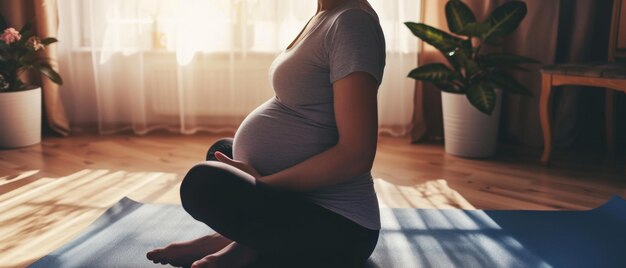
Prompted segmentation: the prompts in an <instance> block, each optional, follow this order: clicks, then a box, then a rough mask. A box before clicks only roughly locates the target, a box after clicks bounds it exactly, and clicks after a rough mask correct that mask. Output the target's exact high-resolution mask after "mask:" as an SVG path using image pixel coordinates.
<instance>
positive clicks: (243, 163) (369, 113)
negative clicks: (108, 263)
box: [147, 0, 385, 268]
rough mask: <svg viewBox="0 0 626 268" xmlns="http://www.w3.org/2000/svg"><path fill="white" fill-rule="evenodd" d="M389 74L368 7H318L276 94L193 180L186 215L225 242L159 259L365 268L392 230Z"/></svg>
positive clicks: (282, 70)
mask: <svg viewBox="0 0 626 268" xmlns="http://www.w3.org/2000/svg"><path fill="white" fill-rule="evenodd" d="M384 66H385V41H384V36H383V33H382V30H381V28H380V24H379V21H378V17H377V15H376V13H375V12H374V10H373V9H372V8H371V6H370V5H369V3H368V2H367V0H318V11H317V13H316V15H315V16H314V17H313V18H311V20H310V21H309V22H308V23H307V25H306V27H305V28H304V29H303V30H302V32H301V33H300V34H299V35H298V37H297V38H296V39H295V40H294V41H293V43H292V44H290V45H289V47H288V48H287V49H286V50H285V51H283V52H282V53H281V54H280V55H279V56H278V57H277V58H276V59H275V61H274V62H273V64H272V66H271V67H270V77H271V83H272V86H273V89H274V91H275V93H276V96H275V97H273V98H271V99H270V100H268V101H267V102H265V103H264V104H262V105H261V106H259V107H258V108H257V109H256V110H254V111H253V112H252V113H250V115H248V117H247V118H246V119H245V120H244V121H243V123H242V124H241V126H240V127H239V129H238V130H237V132H236V134H235V137H234V139H222V140H220V141H218V142H216V143H215V144H214V145H213V146H211V148H210V149H209V152H208V154H207V160H208V161H206V162H203V163H201V164H198V165H196V166H194V167H193V168H192V169H191V170H190V171H189V172H188V174H187V175H186V176H185V178H184V180H183V182H182V185H181V189H180V194H181V201H182V204H183V207H184V208H185V210H186V211H187V212H188V213H189V214H190V215H191V216H193V217H194V218H195V219H197V220H198V221H201V222H203V223H205V224H207V225H208V226H210V227H211V228H212V229H213V230H215V231H216V232H217V233H215V234H211V235H208V236H205V237H200V238H198V239H196V240H192V241H187V242H181V243H174V244H171V245H169V246H167V247H164V248H159V249H155V250H153V251H151V252H149V253H148V255H147V257H148V259H150V260H152V261H154V262H155V263H163V264H166V263H167V264H171V265H174V266H191V267H194V268H195V267H247V266H250V265H253V264H254V265H261V264H262V265H264V266H263V267H360V266H363V265H364V264H365V262H366V260H367V258H368V257H369V256H370V254H371V253H372V251H373V250H374V247H375V246H376V242H377V240H378V233H379V229H380V218H379V211H378V202H377V199H376V193H375V192H374V187H373V181H372V176H371V173H370V170H371V167H372V163H373V161H374V156H375V153H376V142H377V135H378V119H377V102H376V95H377V91H378V87H379V85H380V82H381V80H382V76H383V69H384ZM211 160H212V161H211Z"/></svg>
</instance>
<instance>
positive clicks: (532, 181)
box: [0, 134, 626, 267]
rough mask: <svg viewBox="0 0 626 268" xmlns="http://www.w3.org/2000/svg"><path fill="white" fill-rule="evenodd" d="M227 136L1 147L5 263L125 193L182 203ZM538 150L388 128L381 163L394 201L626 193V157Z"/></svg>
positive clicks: (473, 201)
mask: <svg viewBox="0 0 626 268" xmlns="http://www.w3.org/2000/svg"><path fill="white" fill-rule="evenodd" d="M225 135H227V134H225ZM221 136H224V135H221ZM219 137H220V136H216V135H194V136H179V135H173V134H150V135H147V136H132V135H116V136H94V135H83V136H74V137H71V138H47V139H45V140H44V141H43V142H42V143H41V144H39V145H36V146H31V147H27V148H21V149H15V150H0V252H2V254H0V267H20V266H24V265H27V264H29V263H31V262H33V261H34V260H36V259H38V258H40V257H41V256H43V255H45V254H47V253H49V252H50V251H52V250H54V249H55V248H57V247H58V246H60V245H62V244H64V243H65V242H67V241H68V240H70V239H71V238H72V237H74V236H75V235H77V234H78V233H80V231H82V230H84V228H85V227H86V226H88V225H89V224H90V223H91V222H93V220H95V219H96V218H97V217H98V216H99V215H100V214H101V213H103V212H104V211H105V210H106V209H107V208H108V207H110V206H111V205H113V204H114V203H116V202H117V201H118V200H119V199H120V198H122V197H124V196H129V197H131V198H133V199H135V200H138V201H142V202H156V203H173V204H176V203H179V196H178V186H179V183H180V180H181V178H182V176H183V175H184V174H185V173H186V171H187V170H188V169H189V168H190V167H191V166H193V165H194V164H195V163H197V162H199V161H201V160H202V159H203V158H204V154H205V150H206V148H207V147H208V146H209V145H210V144H211V143H212V142H213V141H214V140H216V139H217V138H219ZM538 156H539V152H538V151H528V152H525V151H523V150H514V149H510V148H509V149H506V150H504V152H499V154H498V156H497V157H494V158H492V159H489V160H471V159H463V158H457V157H454V156H451V155H448V154H446V153H445V152H444V149H443V146H441V145H439V144H419V145H411V144H410V143H409V140H408V139H407V138H392V137H381V138H380V142H379V149H378V153H377V157H376V162H375V164H374V168H373V171H372V172H373V175H374V177H375V178H376V179H375V185H376V190H377V192H378V196H379V200H380V204H381V206H388V207H418V208H464V209H473V208H478V209H538V210H552V209H572V210H583V209H590V208H593V207H596V206H598V205H600V204H602V203H603V202H605V201H606V200H607V199H609V198H610V197H611V196H613V195H621V196H622V197H626V176H625V175H624V173H623V170H624V166H623V162H622V163H620V162H621V161H616V160H611V158H608V157H606V156H605V155H603V154H598V153H590V154H580V153H577V154H571V153H568V152H556V154H555V156H554V164H553V166H552V167H550V168H547V167H544V166H541V165H539V160H538Z"/></svg>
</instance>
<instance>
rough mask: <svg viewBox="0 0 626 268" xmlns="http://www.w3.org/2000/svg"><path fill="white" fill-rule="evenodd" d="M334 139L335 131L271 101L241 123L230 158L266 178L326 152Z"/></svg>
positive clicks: (336, 137) (273, 100)
mask: <svg viewBox="0 0 626 268" xmlns="http://www.w3.org/2000/svg"><path fill="white" fill-rule="evenodd" d="M331 116H332V115H331ZM337 139H338V134H337V129H336V127H328V126H323V125H319V124H315V123H314V122H312V121H310V120H309V119H307V118H305V117H303V116H302V115H300V114H298V113H296V112H294V111H293V110H290V109H289V108H287V107H285V106H284V105H282V104H280V103H279V102H278V101H277V100H276V99H275V98H272V99H270V100H268V101H267V102H265V103H264V104H262V105H261V106H259V107H258V108H257V109H255V110H254V111H253V112H252V113H250V114H249V115H248V116H247V117H246V119H245V120H244V121H243V122H242V123H241V126H240V127H239V129H238V130H237V133H236V134H235V139H234V143H233V158H234V159H235V160H239V161H243V162H246V163H248V164H250V165H252V166H253V167H254V168H255V169H256V170H257V171H259V173H261V175H269V174H273V173H276V172H278V171H281V170H283V169H286V168H289V167H291V166H293V165H295V164H298V163H300V162H303V161H304V160H306V159H308V158H310V157H312V156H314V155H316V154H319V153H321V152H323V151H325V150H327V149H329V148H330V147H332V146H334V145H335V144H336V143H337Z"/></svg>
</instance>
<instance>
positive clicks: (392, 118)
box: [58, 0, 420, 135]
mask: <svg viewBox="0 0 626 268" xmlns="http://www.w3.org/2000/svg"><path fill="white" fill-rule="evenodd" d="M370 3H371V4H372V6H373V7H374V8H375V9H376V11H377V12H378V14H379V16H380V19H381V24H382V26H383V30H384V31H385V37H386V40H387V67H386V71H385V77H384V81H383V84H382V86H381V89H380V92H379V106H380V107H379V116H380V124H381V125H380V129H381V131H382V132H388V133H391V134H394V135H402V134H405V133H406V132H407V131H408V129H409V127H410V124H411V116H412V110H413V81H412V80H410V79H408V78H406V74H407V73H408V71H409V70H410V69H411V68H413V67H414V66H415V64H416V58H417V51H416V49H417V40H416V39H415V38H414V37H413V36H412V35H411V34H410V32H409V31H408V30H407V29H405V27H404V25H403V22H404V21H407V20H411V21H416V20H418V19H419V18H418V14H420V12H419V1H416V0H397V1H389V0H370ZM58 4H59V17H60V29H59V40H61V42H60V43H59V48H60V53H59V54H60V55H59V62H60V63H61V64H60V65H61V66H60V68H61V72H62V73H63V75H64V78H65V80H66V84H65V85H64V86H63V97H64V100H65V103H66V104H67V105H68V106H69V107H68V110H69V112H68V113H69V118H70V120H71V122H72V123H73V126H74V128H75V129H78V130H80V129H81V128H97V130H98V131H99V132H100V133H102V134H108V133H115V132H119V131H126V130H132V131H134V132H135V133H139V134H143V133H147V132H149V131H150V130H154V129H168V130H171V131H175V132H179V133H185V134H190V133H194V132H196V131H211V132H219V131H233V130H236V129H237V127H238V126H239V124H240V123H241V121H242V120H243V118H244V117H245V116H246V115H247V114H248V113H249V112H251V111H252V110H253V109H254V108H255V107H257V106H258V105H260V104H261V103H263V102H264V101H266V100H267V99H269V98H271V97H272V96H273V94H274V93H273V91H272V89H271V87H270V84H269V79H268V68H269V66H270V64H271V62H272V61H273V59H274V57H275V56H276V55H277V54H278V53H280V52H281V51H282V50H283V49H285V47H286V46H287V45H288V44H289V43H290V42H291V41H292V40H293V39H294V38H295V36H296V35H297V34H298V32H299V31H300V30H301V29H302V27H303V26H304V25H305V24H306V22H307V20H308V19H309V18H310V17H311V16H312V15H313V14H314V13H315V10H316V5H317V1H316V0H262V1H261V0H229V1H226V0H64V1H59V2H58Z"/></svg>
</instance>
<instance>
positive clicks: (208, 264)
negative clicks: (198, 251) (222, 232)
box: [191, 256, 217, 268]
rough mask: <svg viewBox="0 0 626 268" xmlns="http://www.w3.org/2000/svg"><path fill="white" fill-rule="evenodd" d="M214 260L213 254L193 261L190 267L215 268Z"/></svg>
mask: <svg viewBox="0 0 626 268" xmlns="http://www.w3.org/2000/svg"><path fill="white" fill-rule="evenodd" d="M215 262H216V258H215V257H214V256H206V257H204V258H202V259H199V260H197V261H195V262H194V263H193V264H192V265H191V268H215V267H217V265H216V263H215Z"/></svg>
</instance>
